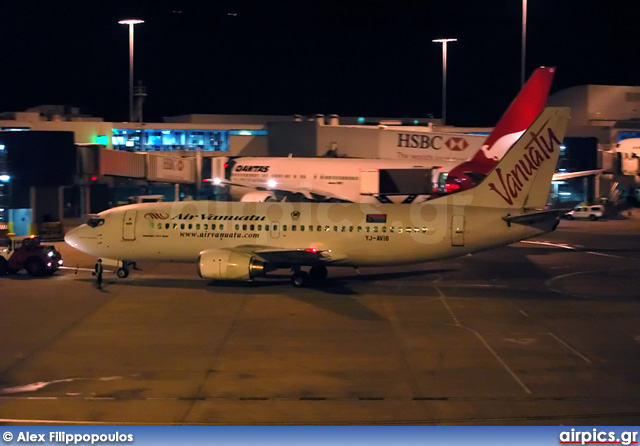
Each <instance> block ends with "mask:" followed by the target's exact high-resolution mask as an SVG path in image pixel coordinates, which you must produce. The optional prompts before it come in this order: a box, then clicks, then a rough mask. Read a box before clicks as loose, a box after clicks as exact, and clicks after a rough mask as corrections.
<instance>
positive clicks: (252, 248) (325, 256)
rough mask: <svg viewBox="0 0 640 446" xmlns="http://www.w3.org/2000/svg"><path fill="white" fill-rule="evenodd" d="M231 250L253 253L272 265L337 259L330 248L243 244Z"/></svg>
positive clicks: (303, 263)
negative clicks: (289, 247) (288, 247)
mask: <svg viewBox="0 0 640 446" xmlns="http://www.w3.org/2000/svg"><path fill="white" fill-rule="evenodd" d="M232 251H235V252H242V253H246V254H249V253H250V254H253V255H255V256H257V257H259V258H260V259H261V260H264V261H265V262H267V263H271V264H274V265H278V264H279V265H320V264H327V263H330V262H332V261H334V260H337V258H336V256H335V254H334V253H332V252H331V250H319V249H314V248H304V249H303V248H300V249H284V248H273V247H267V246H258V245H243V246H238V247H236V248H233V249H232Z"/></svg>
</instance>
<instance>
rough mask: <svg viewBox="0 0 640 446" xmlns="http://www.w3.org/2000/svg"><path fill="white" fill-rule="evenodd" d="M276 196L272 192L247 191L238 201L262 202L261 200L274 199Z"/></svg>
mask: <svg viewBox="0 0 640 446" xmlns="http://www.w3.org/2000/svg"><path fill="white" fill-rule="evenodd" d="M275 200H276V197H275V195H274V194H273V193H272V192H267V191H255V192H249V193H246V194H244V195H243V196H242V198H241V199H240V201H243V202H245V203H262V202H263V201H275Z"/></svg>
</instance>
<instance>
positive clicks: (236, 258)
mask: <svg viewBox="0 0 640 446" xmlns="http://www.w3.org/2000/svg"><path fill="white" fill-rule="evenodd" d="M266 272H267V271H266V269H265V262H263V261H261V260H258V259H256V258H255V257H252V256H251V255H249V254H243V253H239V252H233V251H229V250H227V249H207V250H205V251H202V252H201V253H200V257H199V258H198V274H199V275H200V277H202V278H203V279H222V280H249V279H253V278H254V277H256V276H260V275H263V274H265V273H266Z"/></svg>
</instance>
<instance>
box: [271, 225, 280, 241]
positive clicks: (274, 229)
mask: <svg viewBox="0 0 640 446" xmlns="http://www.w3.org/2000/svg"><path fill="white" fill-rule="evenodd" d="M269 235H270V236H271V238H279V237H280V222H277V221H274V222H272V224H271V227H270V228H269Z"/></svg>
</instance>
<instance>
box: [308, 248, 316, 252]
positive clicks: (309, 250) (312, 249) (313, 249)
mask: <svg viewBox="0 0 640 446" xmlns="http://www.w3.org/2000/svg"><path fill="white" fill-rule="evenodd" d="M305 251H307V252H318V248H307V249H305Z"/></svg>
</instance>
